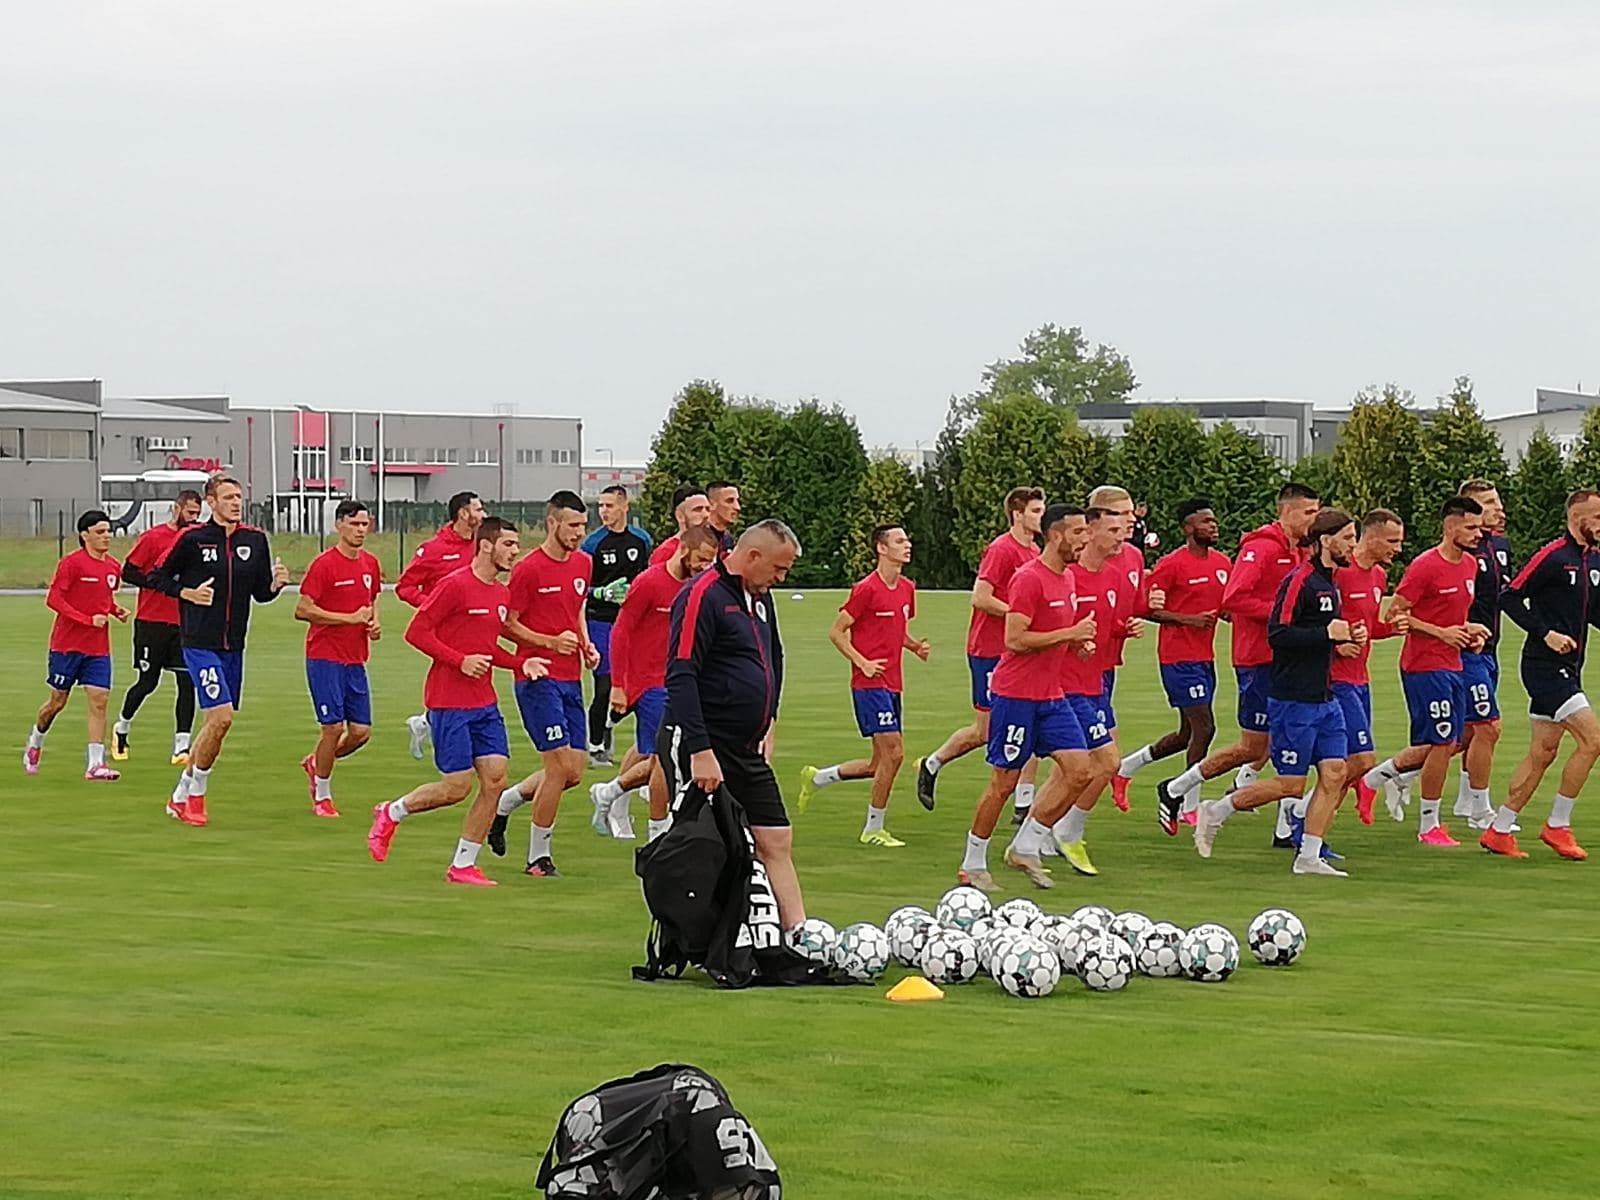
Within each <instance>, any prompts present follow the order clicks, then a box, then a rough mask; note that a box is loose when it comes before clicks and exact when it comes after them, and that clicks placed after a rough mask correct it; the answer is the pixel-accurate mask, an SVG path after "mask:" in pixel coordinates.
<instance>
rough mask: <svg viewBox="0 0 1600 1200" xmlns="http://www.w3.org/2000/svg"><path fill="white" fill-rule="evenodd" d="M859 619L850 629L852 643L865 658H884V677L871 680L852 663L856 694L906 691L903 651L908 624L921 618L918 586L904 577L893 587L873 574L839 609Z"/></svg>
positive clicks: (851, 591)
mask: <svg viewBox="0 0 1600 1200" xmlns="http://www.w3.org/2000/svg"><path fill="white" fill-rule="evenodd" d="M839 611H840V612H847V613H849V614H850V615H851V617H853V618H854V619H855V624H853V625H851V626H850V630H849V638H850V644H851V645H852V646H854V647H855V648H856V653H858V654H860V655H861V657H863V658H871V659H882V660H883V662H884V667H883V674H881V675H879V676H878V677H877V678H876V679H868V678H867V677H866V676H865V675H863V674H862V673H861V671H860V670H859V669H858V668H857V667H856V665H855V664H854V663H851V664H850V687H851V690H852V691H861V690H862V689H872V688H888V689H889V691H891V692H899V691H902V690H904V686H905V685H904V679H903V677H902V674H901V670H900V667H901V652H902V651H903V650H904V649H905V644H906V625H907V624H908V623H909V622H910V621H911V619H912V618H913V617H915V616H916V615H917V585H916V584H914V583H912V582H911V580H909V579H907V578H906V577H905V576H904V575H902V576H901V577H900V578H899V579H897V580H895V584H894V586H893V587H890V586H889V585H888V584H887V583H885V582H884V581H883V576H882V575H879V574H878V573H877V572H876V571H873V572H872V573H871V574H870V575H868V576H867V577H866V578H865V579H863V580H861V582H859V583H858V584H856V585H855V587H853V588H851V589H850V597H849V599H847V600H846V601H845V602H844V603H843V604H841V605H840V606H839Z"/></svg>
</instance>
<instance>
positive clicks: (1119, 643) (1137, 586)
mask: <svg viewBox="0 0 1600 1200" xmlns="http://www.w3.org/2000/svg"><path fill="white" fill-rule="evenodd" d="M1110 565H1111V566H1113V567H1116V568H1117V573H1118V575H1119V576H1120V577H1121V578H1120V579H1118V581H1117V589H1118V593H1119V599H1118V608H1119V609H1120V610H1121V611H1122V613H1123V614H1124V615H1125V616H1128V617H1143V616H1146V615H1148V614H1149V612H1150V605H1149V600H1150V585H1149V577H1148V576H1147V575H1146V574H1145V570H1144V554H1143V552H1142V551H1140V549H1139V548H1138V547H1137V546H1135V545H1134V544H1133V543H1132V542H1123V543H1122V546H1121V548H1120V549H1119V550H1118V551H1117V552H1116V553H1115V554H1113V555H1112V556H1111V564H1110ZM1114 633H1115V641H1114V642H1113V643H1112V646H1111V656H1110V657H1111V661H1110V662H1108V663H1107V664H1106V665H1107V666H1109V667H1120V666H1121V665H1122V648H1123V646H1124V645H1126V644H1127V641H1128V638H1129V637H1130V636H1132V635H1131V634H1130V633H1129V632H1128V625H1127V622H1126V621H1124V622H1123V623H1122V624H1120V625H1119V626H1118V627H1117V629H1116V630H1115V631H1114Z"/></svg>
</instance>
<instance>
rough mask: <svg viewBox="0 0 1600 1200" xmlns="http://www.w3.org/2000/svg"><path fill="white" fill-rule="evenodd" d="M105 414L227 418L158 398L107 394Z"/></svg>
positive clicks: (203, 419)
mask: <svg viewBox="0 0 1600 1200" xmlns="http://www.w3.org/2000/svg"><path fill="white" fill-rule="evenodd" d="M103 411H104V413H105V416H106V418H107V419H108V420H112V421H118V420H121V421H135V420H137V421H201V422H209V423H211V424H214V425H226V424H227V423H228V418H227V417H226V416H225V415H224V414H222V413H213V412H206V411H205V410H204V409H199V408H185V407H183V406H182V405H178V404H166V403H163V402H162V401H160V400H134V399H129V398H124V397H121V396H108V397H106V401H105V408H104V410H103Z"/></svg>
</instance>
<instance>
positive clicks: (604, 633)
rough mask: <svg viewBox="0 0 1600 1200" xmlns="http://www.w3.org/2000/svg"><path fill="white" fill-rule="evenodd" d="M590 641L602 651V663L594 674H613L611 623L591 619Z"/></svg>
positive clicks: (600, 662) (597, 664) (598, 664)
mask: <svg viewBox="0 0 1600 1200" xmlns="http://www.w3.org/2000/svg"><path fill="white" fill-rule="evenodd" d="M589 640H590V641H591V642H593V643H594V648H595V649H596V650H598V651H600V661H599V662H598V663H596V664H595V668H594V672H593V673H594V674H596V675H610V674H611V622H610V621H596V620H595V619H594V618H593V617H590V618H589Z"/></svg>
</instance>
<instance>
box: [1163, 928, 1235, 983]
mask: <svg viewBox="0 0 1600 1200" xmlns="http://www.w3.org/2000/svg"><path fill="white" fill-rule="evenodd" d="M1178 960H1179V961H1180V962H1181V963H1182V964H1183V973H1184V974H1185V975H1187V976H1188V977H1189V978H1190V979H1193V980H1195V981H1196V982H1198V983H1221V982H1222V981H1223V980H1224V979H1226V978H1227V977H1228V976H1229V975H1232V974H1233V973H1234V971H1236V970H1237V969H1238V967H1239V942H1238V939H1237V938H1235V937H1234V936H1233V934H1231V933H1229V932H1228V931H1227V930H1226V929H1224V928H1223V927H1222V926H1221V925H1216V924H1213V923H1210V922H1207V923H1206V924H1204V925H1196V926H1195V927H1194V928H1193V929H1191V930H1189V932H1188V933H1186V934H1184V935H1183V941H1182V943H1181V944H1180V945H1179V947H1178Z"/></svg>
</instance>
